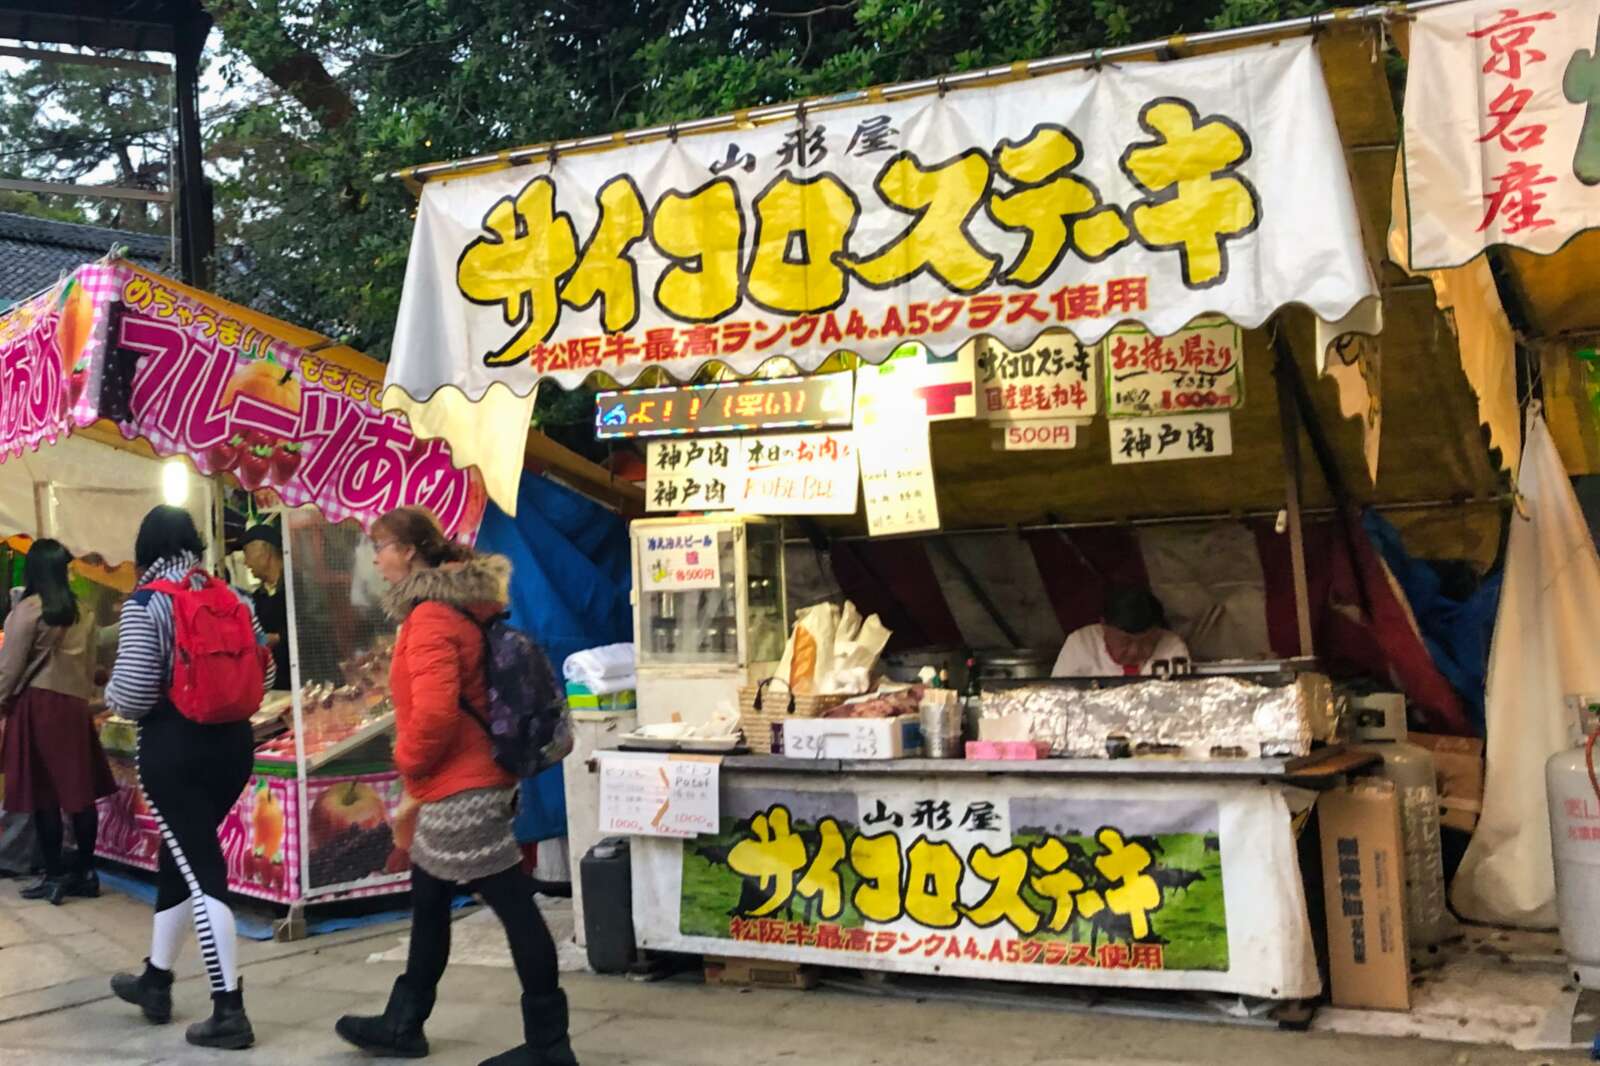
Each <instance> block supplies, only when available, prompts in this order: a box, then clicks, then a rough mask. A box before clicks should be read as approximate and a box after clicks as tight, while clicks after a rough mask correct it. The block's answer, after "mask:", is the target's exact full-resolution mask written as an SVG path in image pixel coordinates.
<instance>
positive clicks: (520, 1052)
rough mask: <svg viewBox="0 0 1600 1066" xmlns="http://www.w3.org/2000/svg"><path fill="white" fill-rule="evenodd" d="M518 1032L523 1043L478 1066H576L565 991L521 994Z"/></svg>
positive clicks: (576, 1060)
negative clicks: (520, 1023) (543, 994)
mask: <svg viewBox="0 0 1600 1066" xmlns="http://www.w3.org/2000/svg"><path fill="white" fill-rule="evenodd" d="M522 1035H523V1036H524V1037H525V1038H526V1039H527V1041H528V1042H527V1043H526V1044H523V1045H522V1046H521V1047H514V1048H512V1049H511V1050H510V1051H506V1052H502V1053H501V1054H499V1055H496V1056H495V1057H494V1058H492V1059H484V1060H483V1062H481V1063H479V1064H478V1066H578V1059H577V1057H576V1056H575V1055H573V1053H572V1044H571V1042H570V1041H569V1040H568V1039H567V994H566V993H565V992H562V991H559V990H557V991H555V992H552V993H551V994H550V995H548V996H529V995H524V996H523V997H522Z"/></svg>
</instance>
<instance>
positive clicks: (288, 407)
mask: <svg viewBox="0 0 1600 1066" xmlns="http://www.w3.org/2000/svg"><path fill="white" fill-rule="evenodd" d="M241 392H242V393H244V394H245V395H246V396H254V397H255V398H256V399H258V400H261V401H262V402H263V403H270V404H272V405H273V406H274V407H281V408H283V409H284V410H285V411H299V410H300V383H299V382H298V381H296V380H295V379H294V371H292V370H289V369H287V368H286V367H284V366H283V365H282V364H281V363H277V362H275V361H273V360H271V359H257V360H255V361H253V362H250V363H246V364H245V365H244V366H241V367H240V368H239V369H237V370H235V371H234V372H233V377H231V378H229V379H228V385H227V388H225V389H223V390H222V402H221V403H220V404H218V406H217V409H218V410H219V411H226V410H228V409H229V408H230V407H232V406H233V398H234V397H235V396H237V395H239V394H240V393H241Z"/></svg>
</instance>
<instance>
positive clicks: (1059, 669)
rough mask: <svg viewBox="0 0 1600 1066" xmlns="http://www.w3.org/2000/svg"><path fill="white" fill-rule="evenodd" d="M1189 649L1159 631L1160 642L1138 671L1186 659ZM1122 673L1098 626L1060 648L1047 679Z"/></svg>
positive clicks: (1082, 631)
mask: <svg viewBox="0 0 1600 1066" xmlns="http://www.w3.org/2000/svg"><path fill="white" fill-rule="evenodd" d="M1188 657H1189V646H1188V645H1187V644H1185V643H1184V642H1183V638H1182V637H1180V636H1178V634H1176V633H1173V632H1171V631H1170V630H1165V629H1163V630H1162V631H1161V639H1160V640H1158V641H1156V650H1155V653H1154V654H1153V655H1151V656H1150V658H1148V659H1146V660H1145V662H1144V665H1143V666H1142V667H1140V668H1139V673H1140V674H1145V675H1148V674H1149V673H1150V672H1151V670H1150V666H1151V664H1152V663H1156V662H1160V661H1161V660H1163V659H1166V660H1171V659H1187V658H1188ZM1125 673H1126V671H1125V670H1124V669H1123V667H1122V664H1121V663H1119V662H1117V661H1116V660H1115V659H1113V658H1112V657H1111V653H1110V652H1108V651H1106V627H1105V626H1103V625H1100V624H1098V623H1097V624H1095V625H1090V626H1084V627H1083V628H1082V629H1080V630H1078V631H1077V632H1076V633H1074V634H1072V636H1070V637H1068V638H1067V642H1066V643H1065V644H1063V645H1061V654H1060V656H1058V657H1057V658H1056V666H1055V669H1054V670H1052V671H1050V676H1051V677H1121V676H1122V675H1123V674H1125Z"/></svg>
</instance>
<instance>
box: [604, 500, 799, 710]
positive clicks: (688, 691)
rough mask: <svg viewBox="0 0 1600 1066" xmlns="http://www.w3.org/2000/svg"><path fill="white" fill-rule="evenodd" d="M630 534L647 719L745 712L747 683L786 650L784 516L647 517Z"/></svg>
mask: <svg viewBox="0 0 1600 1066" xmlns="http://www.w3.org/2000/svg"><path fill="white" fill-rule="evenodd" d="M630 535H631V537H632V549H633V552H632V554H633V588H634V643H635V644H636V645H637V647H638V656H639V659H638V663H639V665H638V674H639V690H638V691H639V721H640V723H641V724H642V725H651V724H655V723H659V722H669V721H673V720H674V718H675V717H676V719H677V720H680V721H684V722H691V723H699V722H703V721H706V720H708V719H709V718H711V717H713V716H714V715H715V714H716V713H717V712H718V711H719V710H720V711H724V712H726V713H728V714H737V713H738V703H739V689H740V688H741V687H742V686H743V685H745V684H746V683H747V682H749V681H750V680H759V679H760V678H762V677H765V676H767V675H769V674H771V672H772V670H773V668H774V667H775V666H776V664H777V662H778V660H779V659H780V658H781V657H782V656H783V645H784V639H785V637H786V636H787V633H788V626H787V611H786V609H785V604H784V591H783V590H784V576H783V525H782V523H781V522H779V521H776V520H773V519H768V518H762V517H758V516H755V515H726V516H707V517H696V518H662V519H646V520H641V521H637V522H634V523H633V524H632V526H631V527H630Z"/></svg>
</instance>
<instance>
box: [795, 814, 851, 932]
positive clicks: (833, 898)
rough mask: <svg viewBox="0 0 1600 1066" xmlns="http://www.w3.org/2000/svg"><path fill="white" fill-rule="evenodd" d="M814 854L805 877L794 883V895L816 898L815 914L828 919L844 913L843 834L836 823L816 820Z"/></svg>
mask: <svg viewBox="0 0 1600 1066" xmlns="http://www.w3.org/2000/svg"><path fill="white" fill-rule="evenodd" d="M817 836H818V838H819V839H820V841H821V843H820V844H819V845H818V846H817V857H816V858H814V859H812V860H811V865H810V867H808V868H807V869H806V872H805V876H804V877H802V878H800V883H799V884H797V885H795V888H794V891H795V894H796V895H798V896H800V897H801V898H802V899H816V900H817V914H818V915H819V916H820V917H822V918H824V919H826V920H828V921H832V920H833V919H835V918H837V917H839V915H840V914H842V913H844V879H843V878H842V877H841V876H840V874H839V864H840V863H841V862H843V861H844V833H842V832H841V831H840V829H839V823H838V822H836V821H834V820H833V819H832V818H824V819H822V821H820V822H818V823H817Z"/></svg>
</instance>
